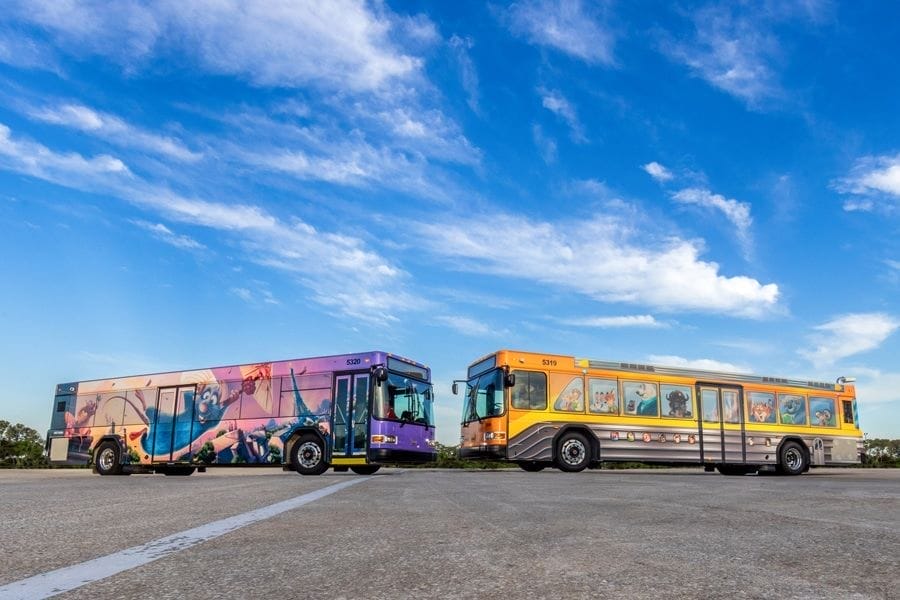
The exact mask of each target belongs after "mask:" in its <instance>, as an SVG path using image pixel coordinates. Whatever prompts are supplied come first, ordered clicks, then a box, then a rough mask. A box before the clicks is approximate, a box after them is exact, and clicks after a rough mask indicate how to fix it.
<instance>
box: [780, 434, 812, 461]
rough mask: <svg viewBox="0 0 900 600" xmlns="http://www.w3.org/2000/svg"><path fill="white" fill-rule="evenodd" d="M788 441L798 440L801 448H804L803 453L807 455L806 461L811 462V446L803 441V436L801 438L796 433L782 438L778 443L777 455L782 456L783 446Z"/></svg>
mask: <svg viewBox="0 0 900 600" xmlns="http://www.w3.org/2000/svg"><path fill="white" fill-rule="evenodd" d="M788 442H796V443H797V444H800V448H801V449H802V450H803V454H804V455H805V456H806V462H807V463H809V456H810V454H809V446H807V445H806V442H804V441H803V438H800V437H798V436H796V435H786V436H784V437H783V438H781V442H779V444H778V453H777V454H776V456H781V448H782V447H783V446H784V445H785V444H786V443H788Z"/></svg>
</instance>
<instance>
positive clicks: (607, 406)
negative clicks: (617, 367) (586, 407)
mask: <svg viewBox="0 0 900 600" xmlns="http://www.w3.org/2000/svg"><path fill="white" fill-rule="evenodd" d="M617 405H618V402H616V392H615V390H607V391H605V392H603V391H600V390H594V395H593V397H592V398H591V403H590V409H591V412H593V413H601V414H615V413H616V412H617V411H618V406H617Z"/></svg>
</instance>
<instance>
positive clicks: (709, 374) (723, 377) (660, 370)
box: [472, 350, 855, 392]
mask: <svg viewBox="0 0 900 600" xmlns="http://www.w3.org/2000/svg"><path fill="white" fill-rule="evenodd" d="M501 353H507V354H512V355H515V354H527V355H530V356H542V357H553V358H556V359H558V360H571V361H572V368H575V369H598V370H606V371H620V372H625V373H641V374H648V373H655V374H658V375H673V376H680V377H690V378H692V379H697V380H710V382H713V381H716V382H719V381H725V382H732V383H754V384H760V385H781V386H790V387H798V388H807V389H811V390H823V391H831V392H844V391H849V390H853V387H852V386H847V385H845V384H844V382H843V381H842V380H843V379H844V378H843V377H840V378H838V380H837V382H836V383H826V382H821V381H811V380H806V379H802V380H801V379H789V378H786V377H769V376H761V375H752V374H748V373H730V372H727V371H713V370H704V369H688V368H684V367H667V366H662V365H650V364H639V363H629V362H617V361H608V360H595V359H590V358H580V357H574V356H562V355H556V354H541V353H537V352H527V351H519V350H499V351H497V352H496V353H494V354H501ZM490 356H492V355H490V354H489V355H487V356H484V357H482V358H480V359H478V360H476V361H475V362H473V363H472V364H473V365H475V364H478V363H480V362H482V361H484V360H485V359H486V358H489V357H490ZM510 362H512V361H510ZM560 366H563V365H560ZM848 383H849V382H848ZM853 391H854V392H855V390H853Z"/></svg>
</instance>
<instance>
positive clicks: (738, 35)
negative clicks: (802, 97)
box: [661, 3, 783, 108]
mask: <svg viewBox="0 0 900 600" xmlns="http://www.w3.org/2000/svg"><path fill="white" fill-rule="evenodd" d="M737 12H738V9H737V8H736V7H734V6H733V5H730V4H727V3H726V4H723V5H718V6H711V7H707V8H704V9H701V10H698V11H696V12H695V13H694V17H693V24H694V29H695V31H694V36H693V38H691V39H687V40H684V39H674V38H670V37H665V38H664V39H663V40H662V43H661V48H662V51H663V53H665V54H666V55H667V56H668V57H669V58H670V59H672V60H673V61H676V62H679V63H683V64H684V65H686V66H687V67H688V68H689V69H690V70H691V71H692V72H693V73H694V74H695V75H696V76H697V77H700V78H701V79H703V80H705V81H707V82H708V83H709V84H710V85H712V86H714V87H717V88H719V89H721V90H722V91H724V92H726V93H728V94H731V95H732V96H735V97H737V98H739V99H740V100H742V101H744V102H745V103H746V104H747V105H748V106H749V107H751V108H755V107H759V106H760V105H761V104H762V103H763V102H764V101H766V100H770V99H774V98H777V97H779V96H781V95H782V94H783V92H782V90H781V86H780V83H779V82H778V76H777V74H776V71H775V70H774V69H773V67H772V66H771V63H772V62H773V61H775V60H776V59H777V58H778V57H779V55H780V47H779V45H778V41H777V38H776V37H775V36H774V35H773V33H772V32H771V31H770V24H769V23H768V22H767V21H766V20H765V19H762V18H760V17H759V16H757V15H753V14H746V13H745V14H741V15H738V14H736V13H737Z"/></svg>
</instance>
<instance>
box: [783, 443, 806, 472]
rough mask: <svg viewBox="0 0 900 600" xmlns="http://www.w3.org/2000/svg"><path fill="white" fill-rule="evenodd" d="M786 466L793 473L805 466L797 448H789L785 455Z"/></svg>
mask: <svg viewBox="0 0 900 600" xmlns="http://www.w3.org/2000/svg"><path fill="white" fill-rule="evenodd" d="M784 466H785V467H787V468H788V469H789V470H791V471H797V470H799V469H800V467H801V466H803V455H802V454H800V451H799V450H797V449H796V448H788V449H787V451H786V452H785V453H784Z"/></svg>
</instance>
